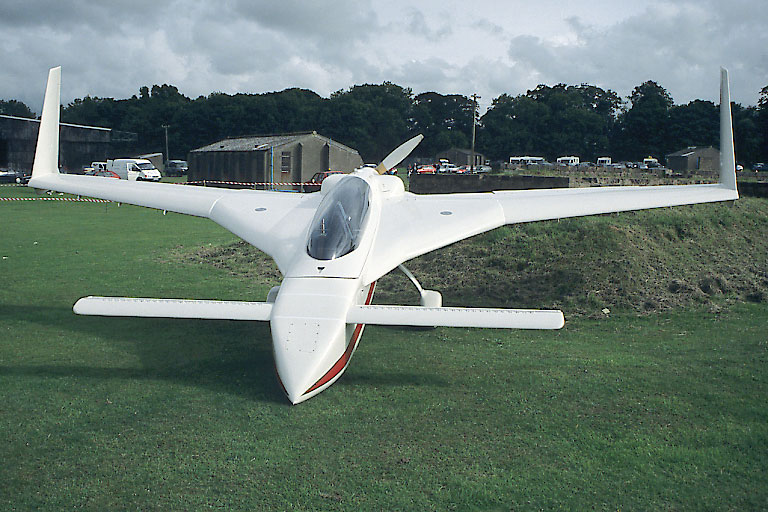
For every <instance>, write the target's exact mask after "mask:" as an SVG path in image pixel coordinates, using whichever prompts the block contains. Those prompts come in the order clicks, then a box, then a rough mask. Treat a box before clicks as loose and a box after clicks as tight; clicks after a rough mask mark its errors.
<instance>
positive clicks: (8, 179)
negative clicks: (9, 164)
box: [0, 169, 30, 185]
mask: <svg viewBox="0 0 768 512" xmlns="http://www.w3.org/2000/svg"><path fill="white" fill-rule="evenodd" d="M29 178H30V177H29V176H28V175H26V174H24V172H22V171H13V170H11V169H0V183H18V184H21V185H26V184H27V183H29Z"/></svg>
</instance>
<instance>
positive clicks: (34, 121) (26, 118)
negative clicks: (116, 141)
mask: <svg viewBox="0 0 768 512" xmlns="http://www.w3.org/2000/svg"><path fill="white" fill-rule="evenodd" d="M0 117H2V118H4V119H14V120H16V121H29V122H31V123H40V120H39V119H31V118H29V117H19V116H9V115H6V114H0ZM59 124H60V125H61V126H70V127H72V128H87V129H89V130H102V131H105V132H111V131H112V128H103V127H101V126H86V125H84V124H72V123H62V122H59Z"/></svg>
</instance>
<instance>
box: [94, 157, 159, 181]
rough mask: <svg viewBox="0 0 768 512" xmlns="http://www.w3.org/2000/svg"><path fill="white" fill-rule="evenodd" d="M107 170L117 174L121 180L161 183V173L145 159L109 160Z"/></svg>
mask: <svg viewBox="0 0 768 512" xmlns="http://www.w3.org/2000/svg"><path fill="white" fill-rule="evenodd" d="M107 170H109V171H111V172H113V173H115V174H116V175H117V176H119V177H120V179H121V180H130V181H160V177H161V176H160V171H158V170H157V169H156V168H155V165H154V164H153V163H152V162H150V161H149V160H145V159H144V158H117V159H115V160H107Z"/></svg>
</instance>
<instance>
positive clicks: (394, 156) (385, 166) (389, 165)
mask: <svg viewBox="0 0 768 512" xmlns="http://www.w3.org/2000/svg"><path fill="white" fill-rule="evenodd" d="M423 138H424V136H423V135H422V134H418V135H417V136H415V137H414V138H412V139H411V140H409V141H406V142H403V143H402V144H400V145H399V146H398V147H397V149H395V150H394V151H392V152H391V153H390V154H388V155H387V156H386V158H384V160H382V161H381V163H380V164H379V165H377V166H376V170H377V171H378V173H379V174H384V173H386V172H387V171H389V170H390V169H393V168H394V167H395V166H397V164H399V163H400V162H402V161H403V160H405V157H407V156H408V155H410V154H411V151H413V150H414V149H415V148H416V146H418V145H419V142H421V139H423Z"/></svg>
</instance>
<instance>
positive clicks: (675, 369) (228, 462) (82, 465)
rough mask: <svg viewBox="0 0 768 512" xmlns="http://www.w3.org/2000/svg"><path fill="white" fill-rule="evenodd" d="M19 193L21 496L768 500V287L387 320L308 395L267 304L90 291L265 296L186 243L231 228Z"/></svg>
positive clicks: (2, 421)
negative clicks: (480, 323)
mask: <svg viewBox="0 0 768 512" xmlns="http://www.w3.org/2000/svg"><path fill="white" fill-rule="evenodd" d="M8 195H21V196H32V195H33V192H32V191H31V190H28V189H25V188H7V189H5V188H4V189H0V196H8ZM0 211H2V218H3V220H4V223H3V227H2V236H1V237H0V256H1V257H2V260H0V284H1V285H2V286H0V340H1V342H0V390H1V391H0V397H1V398H2V400H0V460H2V464H0V482H2V484H0V507H1V508H2V509H3V510H37V509H42V510H62V509H86V510H112V509H118V510H120V509H140V510H201V509H228V510H241V509H243V510H245V509H247V510H318V509H319V510H361V509H363V510H446V509H447V510H511V509H514V510H530V509H534V510H535V509H558V508H559V509H566V510H583V509H598V510H619V509H621V510H658V509H695V510H700V509H703V510H712V509H718V510H722V509H734V510H757V509H766V508H768V485H767V484H766V472H767V470H768V450H767V449H766V446H767V445H768V399H767V398H766V397H768V385H767V384H768V383H767V382H766V362H768V353H767V352H768V336H766V331H765V325H766V319H768V305H766V303H765V302H760V303H736V304H730V305H727V307H724V308H723V309H722V310H721V311H720V312H719V313H717V312H712V311H711V310H709V309H707V310H705V309H701V308H696V307H694V308H689V309H686V310H680V311H666V312H662V313H656V314H652V315H645V316H636V315H634V314H632V313H630V312H626V313H622V314H618V315H614V314H612V315H611V316H610V317H609V318H605V319H602V320H599V321H598V320H591V319H589V318H586V317H579V318H576V319H571V320H569V321H567V324H566V327H565V328H564V329H563V330H561V331H557V332H523V331H498V330H469V329H443V328H441V329H436V330H431V331H412V330H405V329H394V328H377V327H368V328H367V329H366V332H365V334H364V336H363V339H362V342H361V346H360V349H359V350H358V351H357V352H356V354H355V357H354V358H353V361H352V363H351V365H350V368H349V369H348V371H347V372H346V374H345V375H344V376H343V377H342V378H341V379H340V381H339V382H338V383H336V384H335V385H334V386H333V387H332V388H331V389H329V390H328V391H325V392H324V393H322V394H321V395H319V396H318V397H316V398H314V399H312V400H309V401H308V402H306V403H304V404H301V405H299V406H295V407H294V406H290V405H288V402H287V400H286V399H285V398H284V397H283V396H282V394H281V392H280V391H279V389H278V386H277V384H276V380H275V377H274V370H273V363H272V356H271V341H270V335H269V327H268V325H265V324H259V323H243V322H225V321H187V320H160V319H118V318H86V317H77V316H75V315H74V314H73V313H72V311H71V307H72V304H73V303H74V301H75V300H76V299H77V298H79V297H81V296H85V295H119V296H150V297H184V298H201V299H202V298H210V299H236V300H263V298H264V297H265V296H266V292H267V289H268V288H267V285H265V284H264V283H262V282H260V281H259V280H248V279H242V278H237V277H233V276H231V275H230V273H231V272H230V271H229V270H227V269H225V268H216V267H215V266H212V265H206V264H201V263H195V262H193V261H189V262H184V261H181V260H179V259H173V258H168V254H169V253H171V252H172V251H178V250H179V248H180V246H183V248H186V249H188V250H190V251H195V250H199V249H202V248H203V247H208V246H209V244H210V246H211V247H213V246H217V245H226V244H229V243H231V242H232V241H233V236H232V235H230V234H229V233H227V232H226V231H224V230H223V229H221V228H219V227H217V226H216V225H215V224H213V223H211V222H210V221H206V220H202V219H196V218H191V217H184V216H181V215H175V214H168V215H162V213H161V212H157V211H153V210H147V209H141V208H135V207H130V206H121V207H118V206H117V205H115V204H88V203H55V202H40V201H36V202H28V203H15V202H8V203H3V202H0ZM659 215H663V212H661V213H659ZM565 313H566V318H568V311H567V310H566V311H565Z"/></svg>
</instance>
